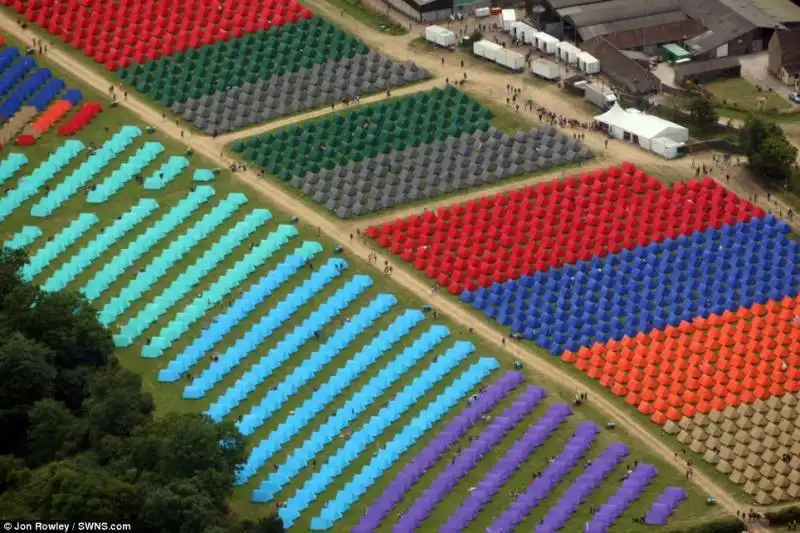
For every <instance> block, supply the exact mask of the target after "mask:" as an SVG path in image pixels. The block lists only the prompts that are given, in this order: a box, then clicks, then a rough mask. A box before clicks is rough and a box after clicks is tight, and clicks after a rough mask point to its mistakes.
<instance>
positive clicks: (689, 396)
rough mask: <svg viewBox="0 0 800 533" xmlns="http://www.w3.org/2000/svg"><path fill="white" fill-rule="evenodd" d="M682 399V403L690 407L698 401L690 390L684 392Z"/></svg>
mask: <svg viewBox="0 0 800 533" xmlns="http://www.w3.org/2000/svg"><path fill="white" fill-rule="evenodd" d="M682 398H683V401H684V402H686V403H690V404H692V405H694V404H696V403H697V401H698V399H699V398H698V397H697V394H696V393H694V392H692V391H690V390H687V391H684V393H683V396H682Z"/></svg>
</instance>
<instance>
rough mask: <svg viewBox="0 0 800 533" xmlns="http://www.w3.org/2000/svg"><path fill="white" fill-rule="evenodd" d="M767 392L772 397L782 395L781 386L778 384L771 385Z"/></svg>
mask: <svg viewBox="0 0 800 533" xmlns="http://www.w3.org/2000/svg"><path fill="white" fill-rule="evenodd" d="M767 390H769V392H770V393H771V394H772V395H773V396H779V395H781V394H783V386H782V385H781V384H780V383H773V384H772V385H770V386H769V389H767Z"/></svg>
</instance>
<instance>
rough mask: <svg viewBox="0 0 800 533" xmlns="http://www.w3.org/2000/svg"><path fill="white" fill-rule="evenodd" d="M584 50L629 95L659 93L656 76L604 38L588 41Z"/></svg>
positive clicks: (659, 83) (658, 82)
mask: <svg viewBox="0 0 800 533" xmlns="http://www.w3.org/2000/svg"><path fill="white" fill-rule="evenodd" d="M583 49H584V50H585V51H586V52H589V53H590V54H592V55H593V56H594V57H596V58H597V59H598V60H599V61H600V64H601V65H603V73H604V74H606V75H607V76H609V77H610V78H611V79H612V80H613V81H614V82H615V83H616V84H617V85H619V86H620V87H623V88H624V89H625V91H627V92H629V93H632V94H648V93H653V92H657V91H658V90H659V88H660V87H661V82H660V81H659V79H658V78H657V77H656V76H655V74H653V73H652V72H650V71H649V70H648V69H647V68H645V67H643V66H642V65H640V64H639V63H638V62H637V61H636V60H635V59H633V58H631V57H628V56H627V55H625V54H624V53H623V52H622V50H620V49H619V48H617V47H616V46H614V45H613V44H611V43H610V42H608V41H607V40H606V39H605V38H603V37H595V38H594V39H592V40H590V41H586V42H585V43H583Z"/></svg>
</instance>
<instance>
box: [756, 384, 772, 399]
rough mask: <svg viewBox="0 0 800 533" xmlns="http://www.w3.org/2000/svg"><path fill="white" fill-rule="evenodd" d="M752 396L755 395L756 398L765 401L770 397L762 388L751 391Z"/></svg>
mask: <svg viewBox="0 0 800 533" xmlns="http://www.w3.org/2000/svg"><path fill="white" fill-rule="evenodd" d="M753 394H755V395H756V397H758V398H761V399H762V400H766V399H767V398H769V397H770V394H769V391H768V390H767V389H765V388H764V387H756V388H755V390H754V391H753Z"/></svg>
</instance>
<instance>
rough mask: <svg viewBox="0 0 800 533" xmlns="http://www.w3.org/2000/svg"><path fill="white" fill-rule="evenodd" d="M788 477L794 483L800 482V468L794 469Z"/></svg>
mask: <svg viewBox="0 0 800 533" xmlns="http://www.w3.org/2000/svg"><path fill="white" fill-rule="evenodd" d="M787 477H788V478H789V481H791V482H792V483H800V470H792V471H791V472H789V475H788V476H787Z"/></svg>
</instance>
